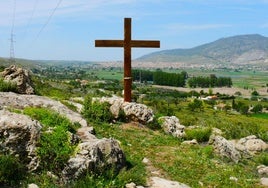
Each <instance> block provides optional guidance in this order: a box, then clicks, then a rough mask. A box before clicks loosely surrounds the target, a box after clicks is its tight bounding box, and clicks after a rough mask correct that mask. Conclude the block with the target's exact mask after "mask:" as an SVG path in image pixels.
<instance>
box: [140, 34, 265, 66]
mask: <svg viewBox="0 0 268 188" xmlns="http://www.w3.org/2000/svg"><path fill="white" fill-rule="evenodd" d="M136 61H151V62H171V63H172V62H185V63H192V64H198V63H212V64H215V63H216V64H217V63H224V64H255V63H256V64H263V65H265V64H266V65H268V37H265V36H262V35H259V34H249V35H236V36H231V37H227V38H220V39H218V40H216V41H214V42H210V43H206V44H203V45H200V46H196V47H193V48H189V49H170V50H163V51H159V52H154V53H150V54H147V55H144V56H142V57H140V58H138V59H136Z"/></svg>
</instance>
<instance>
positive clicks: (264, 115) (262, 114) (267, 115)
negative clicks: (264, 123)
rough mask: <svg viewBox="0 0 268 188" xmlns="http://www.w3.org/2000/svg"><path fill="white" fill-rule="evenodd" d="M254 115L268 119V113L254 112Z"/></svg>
mask: <svg viewBox="0 0 268 188" xmlns="http://www.w3.org/2000/svg"><path fill="white" fill-rule="evenodd" d="M252 117H255V118H261V119H268V114H267V113H259V114H252Z"/></svg>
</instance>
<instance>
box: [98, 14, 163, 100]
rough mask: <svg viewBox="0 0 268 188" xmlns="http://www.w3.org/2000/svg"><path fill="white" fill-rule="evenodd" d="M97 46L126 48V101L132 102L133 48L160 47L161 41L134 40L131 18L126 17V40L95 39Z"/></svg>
mask: <svg viewBox="0 0 268 188" xmlns="http://www.w3.org/2000/svg"><path fill="white" fill-rule="evenodd" d="M95 47H121V48H122V47H123V48H124V101H125V102H131V86H132V75H131V48H132V47H135V48H160V41H155V40H154V41H148V40H132V39H131V18H125V20H124V40H95Z"/></svg>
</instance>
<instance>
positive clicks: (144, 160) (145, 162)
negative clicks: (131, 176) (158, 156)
mask: <svg viewBox="0 0 268 188" xmlns="http://www.w3.org/2000/svg"><path fill="white" fill-rule="evenodd" d="M142 162H143V163H144V164H148V163H149V162H150V160H149V159H147V158H146V157H145V158H144V159H143V160H142Z"/></svg>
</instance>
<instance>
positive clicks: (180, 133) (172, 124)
mask: <svg viewBox="0 0 268 188" xmlns="http://www.w3.org/2000/svg"><path fill="white" fill-rule="evenodd" d="M158 121H159V122H160V125H161V127H162V128H163V129H164V131H165V133H167V134H171V135H173V136H174V137H177V138H182V137H184V136H185V132H184V129H185V126H183V125H181V124H180V121H179V119H178V118H177V117H176V116H164V117H160V118H158Z"/></svg>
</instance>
